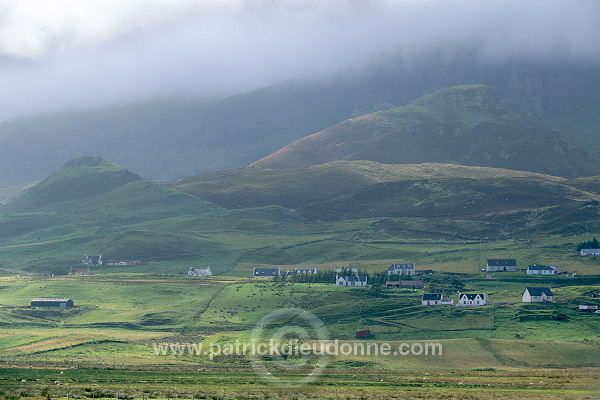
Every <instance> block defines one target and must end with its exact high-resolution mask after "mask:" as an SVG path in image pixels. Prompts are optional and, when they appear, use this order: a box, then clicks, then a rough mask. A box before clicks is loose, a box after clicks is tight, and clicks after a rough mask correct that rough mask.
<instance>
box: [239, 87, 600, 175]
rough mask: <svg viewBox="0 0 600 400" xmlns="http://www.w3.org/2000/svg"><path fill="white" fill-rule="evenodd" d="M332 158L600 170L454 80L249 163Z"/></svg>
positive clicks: (492, 98)
mask: <svg viewBox="0 0 600 400" xmlns="http://www.w3.org/2000/svg"><path fill="white" fill-rule="evenodd" d="M335 160H371V161H376V162H380V163H384V164H409V163H424V162H439V163H451V164H459V165H471V166H487V167H498V168H506V169H513V170H521V171H531V172H539V173H545V174H551V175H556V176H563V177H576V176H589V175H597V174H599V173H600V163H599V162H598V160H597V159H595V158H594V157H593V156H592V155H590V154H588V153H587V152H586V150H585V149H583V148H581V147H579V146H577V145H575V144H573V143H571V142H570V141H569V140H567V139H566V138H565V137H564V136H563V134H562V133H560V132H559V131H557V130H555V129H552V128H551V127H549V126H547V125H546V124H544V123H543V122H541V121H540V120H538V119H537V118H535V117H534V116H532V115H517V114H513V113H510V112H509V111H508V110H507V109H506V108H505V107H504V104H503V101H502V99H501V98H500V96H499V95H498V94H497V93H496V92H495V91H494V90H493V89H492V88H490V87H488V86H484V85H465V86H456V87H452V88H449V89H444V90H440V91H438V92H435V93H433V94H430V95H427V96H423V97H421V98H419V99H418V100H416V101H415V102H414V103H412V104H411V105H408V106H405V107H399V108H393V109H390V110H386V111H381V112H377V113H374V114H368V115H364V116H362V117H359V118H354V119H349V120H346V121H344V122H341V123H339V124H337V125H334V126H332V127H330V128H328V129H325V130H323V131H321V132H318V133H315V134H312V135H310V136H306V137H304V138H301V139H298V140H296V141H294V142H292V143H291V144H289V145H288V146H286V147H284V148H282V149H281V150H279V151H277V152H275V153H274V154H271V155H270V156H267V157H265V158H263V159H262V160H259V161H257V162H255V163H253V164H251V166H253V167H263V168H280V169H281V168H298V167H304V166H309V165H317V164H323V163H327V162H331V161H335Z"/></svg>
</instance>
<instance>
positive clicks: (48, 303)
mask: <svg viewBox="0 0 600 400" xmlns="http://www.w3.org/2000/svg"><path fill="white" fill-rule="evenodd" d="M73 306H74V304H73V300H71V299H33V300H31V308H37V309H45V310H66V309H68V308H71V307H73Z"/></svg>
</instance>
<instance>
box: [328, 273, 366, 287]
mask: <svg viewBox="0 0 600 400" xmlns="http://www.w3.org/2000/svg"><path fill="white" fill-rule="evenodd" d="M335 284H336V286H358V287H364V286H367V276H363V275H360V276H338V277H337V278H336V281H335Z"/></svg>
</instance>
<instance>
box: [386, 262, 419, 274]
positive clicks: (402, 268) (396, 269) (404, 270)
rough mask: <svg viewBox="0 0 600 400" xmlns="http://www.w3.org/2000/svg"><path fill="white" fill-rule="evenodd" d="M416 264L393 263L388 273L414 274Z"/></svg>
mask: <svg viewBox="0 0 600 400" xmlns="http://www.w3.org/2000/svg"><path fill="white" fill-rule="evenodd" d="M414 274H415V264H414V263H413V264H392V266H391V267H388V275H414Z"/></svg>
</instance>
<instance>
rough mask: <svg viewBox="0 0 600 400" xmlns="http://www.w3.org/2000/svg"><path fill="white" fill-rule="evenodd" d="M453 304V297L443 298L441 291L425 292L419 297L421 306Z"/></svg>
mask: <svg viewBox="0 0 600 400" xmlns="http://www.w3.org/2000/svg"><path fill="white" fill-rule="evenodd" d="M453 304H454V300H453V299H447V298H444V296H443V295H442V294H441V293H425V294H423V297H422V298H421V305H423V306H446V305H448V306H451V305H453Z"/></svg>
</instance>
